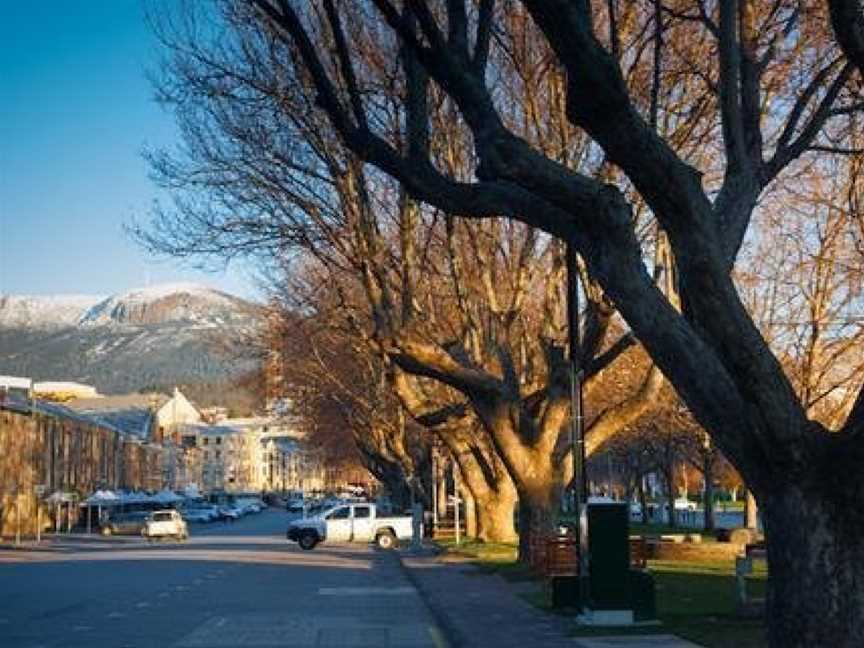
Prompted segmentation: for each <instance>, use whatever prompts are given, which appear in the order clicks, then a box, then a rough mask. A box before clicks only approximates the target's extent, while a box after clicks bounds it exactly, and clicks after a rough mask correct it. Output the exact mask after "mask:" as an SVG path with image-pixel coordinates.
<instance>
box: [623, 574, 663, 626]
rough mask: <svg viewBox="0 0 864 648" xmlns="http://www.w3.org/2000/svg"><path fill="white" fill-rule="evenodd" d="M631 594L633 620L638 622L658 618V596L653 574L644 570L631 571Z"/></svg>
mask: <svg viewBox="0 0 864 648" xmlns="http://www.w3.org/2000/svg"><path fill="white" fill-rule="evenodd" d="M630 594H631V597H632V598H631V607H632V609H633V618H634V619H635V620H636V621H648V620H651V619H656V618H657V596H656V592H655V588H654V576H652V575H651V572H648V571H645V570H642V569H631V570H630Z"/></svg>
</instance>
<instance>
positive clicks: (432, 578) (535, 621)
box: [402, 553, 697, 648]
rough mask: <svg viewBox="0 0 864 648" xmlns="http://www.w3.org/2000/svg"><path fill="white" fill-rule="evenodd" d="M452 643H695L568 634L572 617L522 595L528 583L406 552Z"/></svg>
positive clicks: (630, 646)
mask: <svg viewBox="0 0 864 648" xmlns="http://www.w3.org/2000/svg"><path fill="white" fill-rule="evenodd" d="M402 565H403V567H404V568H405V570H406V573H407V574H408V578H409V580H411V582H413V583H414V584H415V586H416V587H417V588H418V590H420V592H421V594H422V595H423V597H424V598H425V599H426V602H427V604H428V605H429V607H430V608H431V609H432V611H433V613H434V614H435V616H436V619H437V621H438V625H439V626H441V627H442V628H443V630H444V632H445V634H446V635H447V639H448V641H449V643H450V645H451V648H474V647H477V648H488V647H490V646H494V648H529V647H533V646H542V647H543V648H613V647H614V648H661V647H662V648H697V646H696V644H693V643H690V642H687V641H684V640H683V639H680V638H679V637H675V636H673V635H668V634H656V635H644V636H609V637H590V638H588V637H579V638H575V637H568V636H567V634H568V630H570V629H571V628H572V627H573V621H572V620H571V619H568V618H565V617H560V616H555V615H553V614H547V613H544V612H543V611H541V610H538V609H537V608H535V607H533V606H532V605H530V604H529V603H528V602H527V601H525V600H523V599H521V598H519V596H518V593H519V592H520V591H526V590H525V587H524V584H521V585H520V584H514V583H509V582H507V581H506V580H504V579H503V578H501V577H500V576H497V575H490V574H486V573H483V572H481V571H480V570H478V569H477V568H475V567H473V566H471V565H470V564H469V563H467V562H450V561H447V562H445V561H442V560H441V559H440V558H437V557H434V556H413V555H410V554H409V553H404V554H403V555H402Z"/></svg>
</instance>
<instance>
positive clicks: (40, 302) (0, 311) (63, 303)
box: [0, 295, 103, 329]
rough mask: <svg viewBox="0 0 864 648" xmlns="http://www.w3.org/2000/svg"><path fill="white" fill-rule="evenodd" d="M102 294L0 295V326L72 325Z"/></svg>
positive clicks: (55, 326)
mask: <svg viewBox="0 0 864 648" xmlns="http://www.w3.org/2000/svg"><path fill="white" fill-rule="evenodd" d="M102 299H103V297H98V296H93V295H59V296H53V297H37V296H31V295H8V296H7V295H0V329H4V328H62V327H64V326H75V325H76V324H77V323H78V320H79V319H81V314H82V313H84V312H86V311H87V309H89V308H91V307H92V306H93V305H94V304H97V303H99V301H101V300H102Z"/></svg>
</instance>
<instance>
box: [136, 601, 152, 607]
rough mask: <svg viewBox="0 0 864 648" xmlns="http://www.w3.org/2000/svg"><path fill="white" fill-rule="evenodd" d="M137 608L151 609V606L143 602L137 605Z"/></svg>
mask: <svg viewBox="0 0 864 648" xmlns="http://www.w3.org/2000/svg"><path fill="white" fill-rule="evenodd" d="M135 607H136V608H148V607H150V604H149V603H147V602H146V601H141V602H140V603H136V604H135Z"/></svg>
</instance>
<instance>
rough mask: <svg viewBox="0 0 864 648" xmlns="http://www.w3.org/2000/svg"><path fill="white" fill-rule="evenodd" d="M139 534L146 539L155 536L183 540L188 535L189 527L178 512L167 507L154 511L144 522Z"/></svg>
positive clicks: (154, 537)
mask: <svg viewBox="0 0 864 648" xmlns="http://www.w3.org/2000/svg"><path fill="white" fill-rule="evenodd" d="M141 535H142V536H144V537H145V538H147V539H148V540H154V539H157V538H176V539H177V540H185V539H186V538H188V537H189V529H188V528H187V526H186V522H185V520H183V516H181V515H180V513H179V512H177V511H175V510H173V509H167V510H164V511H154V512H153V513H152V514H151V515H150V517H148V518H147V521H146V522H145V523H144V528H143V529H141Z"/></svg>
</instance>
